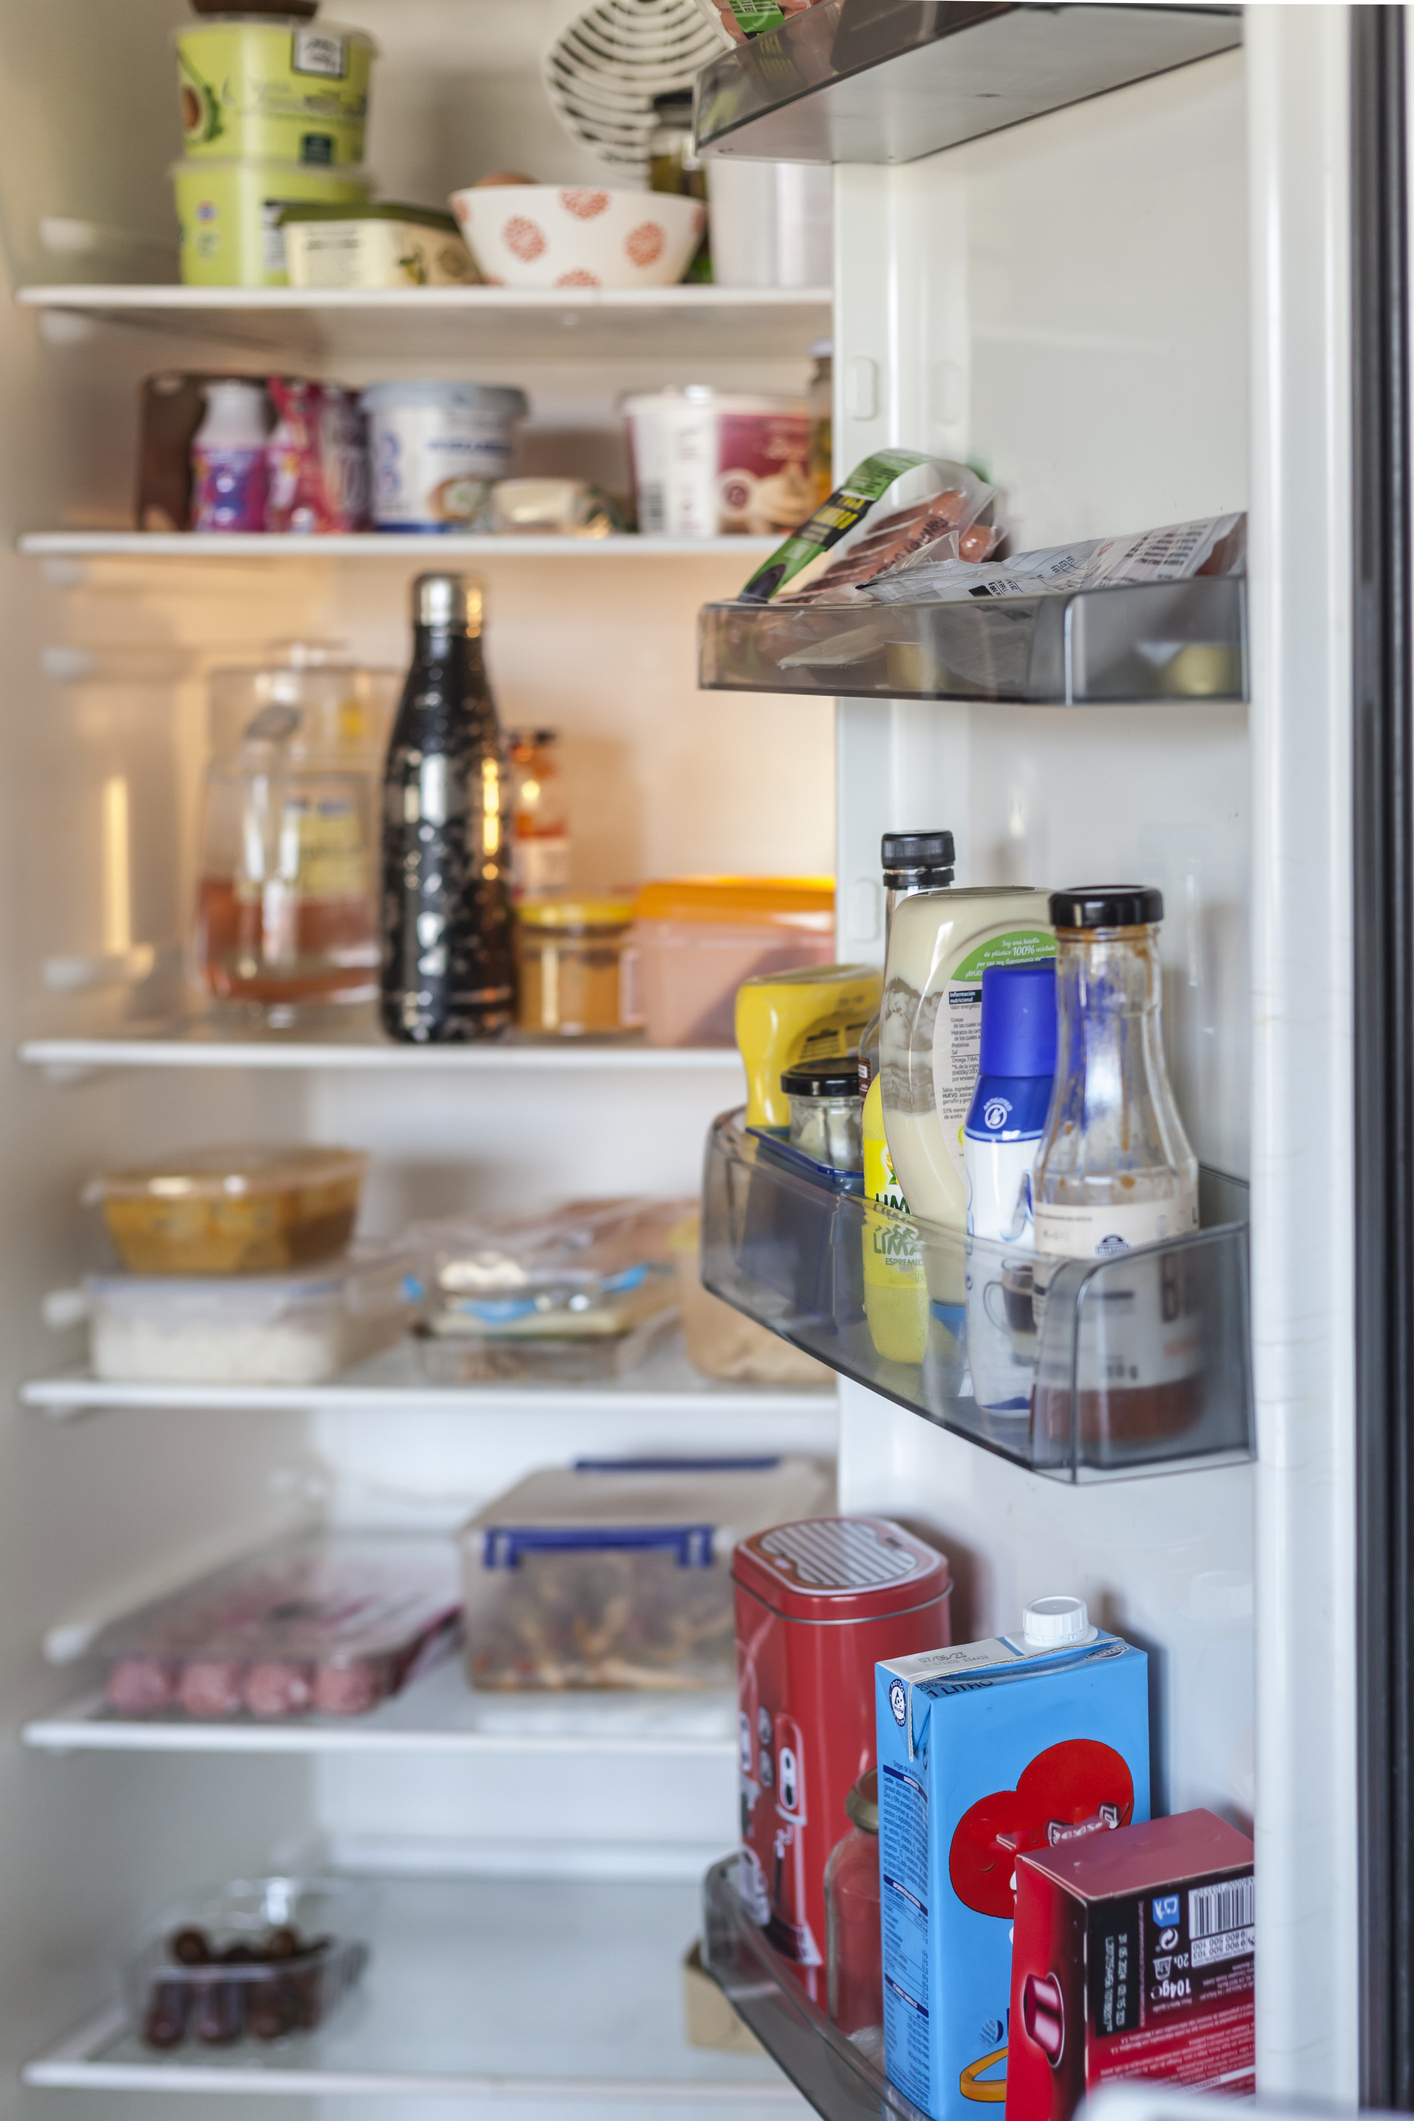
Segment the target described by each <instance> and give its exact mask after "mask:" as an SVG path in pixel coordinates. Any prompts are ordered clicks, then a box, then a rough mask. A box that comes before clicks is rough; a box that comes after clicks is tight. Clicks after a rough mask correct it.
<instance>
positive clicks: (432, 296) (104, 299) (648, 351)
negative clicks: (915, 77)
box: [17, 282, 830, 372]
mask: <svg viewBox="0 0 1414 2121" xmlns="http://www.w3.org/2000/svg"><path fill="white" fill-rule="evenodd" d="M17 299H18V300H19V302H20V304H21V305H22V306H23V307H24V308H26V309H37V310H41V311H46V312H48V319H47V328H48V330H49V332H50V334H51V336H53V335H56V333H55V327H56V323H57V326H58V331H59V332H63V331H64V330H65V329H67V330H68V331H70V332H72V331H73V330H75V329H79V330H81V329H82V328H83V326H82V324H81V323H78V321H77V320H79V319H84V320H89V321H90V322H93V323H100V324H120V325H124V326H126V327H128V328H129V329H138V330H145V331H149V332H160V333H162V334H163V335H165V336H174V337H181V338H186V339H201V340H205V341H207V342H211V341H213V340H217V341H223V342H226V343H228V344H230V345H233V346H244V347H249V348H251V349H252V350H259V351H261V352H266V353H273V354H283V355H291V356H294V357H295V358H297V359H302V360H314V361H318V362H328V363H329V364H330V365H334V364H337V363H339V362H341V361H365V360H367V361H372V360H397V359H399V358H403V359H407V360H410V361H417V362H418V363H425V362H427V361H428V360H433V359H436V360H444V359H453V360H472V361H477V360H480V359H481V358H482V357H483V356H485V357H487V358H488V359H489V358H493V357H494V358H500V357H502V356H504V355H507V354H520V355H523V356H528V357H530V358H534V357H535V356H537V355H538V356H540V357H541V358H542V359H548V360H564V359H565V358H566V356H569V357H572V358H573V359H574V360H576V361H581V360H590V359H594V358H596V357H597V358H599V359H621V358H622V357H623V356H624V355H630V356H632V357H633V358H635V359H656V358H662V357H668V358H674V357H677V356H690V357H691V358H692V359H693V360H703V359H707V358H709V357H712V356H716V357H717V358H718V359H722V358H728V359H732V360H744V359H752V358H757V359H783V358H792V357H793V358H798V359H803V358H804V357H805V355H806V353H807V351H808V349H809V346H810V343H811V341H812V340H813V339H818V338H819V337H820V336H821V334H822V333H824V332H828V331H829V329H830V290H829V289H828V288H827V287H792V288H774V287H770V288H756V287H695V286H690V287H683V286H679V287H659V288H640V287H633V288H549V289H546V290H544V291H540V290H524V289H520V288H510V287H415V288H375V289H368V288H364V289H350V290H344V289H332V288H298V287H178V286H171V285H157V286H122V285H116V286H115V285H92V286H90V285H84V284H82V283H80V282H74V283H69V284H61V285H52V286H32V287H22V288H21V289H20V290H19V293H18V298H17ZM60 319H63V322H59V321H58V320H60ZM69 320H74V321H72V322H71V321H69ZM414 372H416V371H414Z"/></svg>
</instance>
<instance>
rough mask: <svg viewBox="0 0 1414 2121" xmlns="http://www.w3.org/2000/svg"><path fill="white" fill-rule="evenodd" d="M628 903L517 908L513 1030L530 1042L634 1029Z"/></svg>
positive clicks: (562, 902) (567, 902) (557, 902)
mask: <svg viewBox="0 0 1414 2121" xmlns="http://www.w3.org/2000/svg"><path fill="white" fill-rule="evenodd" d="M632 921H633V901H632V899H626V898H599V899H545V900H542V901H540V902H539V903H534V902H531V903H527V904H525V905H522V906H519V907H517V909H516V961H517V965H518V968H519V981H518V994H519V1001H518V1003H517V1009H516V1027H517V1029H518V1030H520V1031H526V1032H529V1033H531V1034H532V1035H533V1036H535V1037H537V1038H612V1037H614V1036H615V1035H616V1034H618V1033H621V1032H624V1031H634V1030H637V1029H638V1028H639V1027H640V1025H641V1022H642V1018H641V1017H640V1016H639V1014H638V1011H637V1007H636V994H635V989H636V985H637V983H636V981H635V979H634V977H633V972H634V953H633V951H632V950H631V949H629V948H628V947H627V944H628V931H629V928H630V926H631V924H632Z"/></svg>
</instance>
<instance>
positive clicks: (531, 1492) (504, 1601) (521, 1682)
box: [461, 1453, 835, 1692]
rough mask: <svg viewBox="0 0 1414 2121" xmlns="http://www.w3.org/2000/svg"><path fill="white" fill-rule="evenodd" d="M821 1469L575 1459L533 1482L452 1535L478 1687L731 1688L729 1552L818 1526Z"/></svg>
mask: <svg viewBox="0 0 1414 2121" xmlns="http://www.w3.org/2000/svg"><path fill="white" fill-rule="evenodd" d="M834 1497H835V1482H834V1468H833V1466H832V1465H831V1464H830V1463H829V1462H828V1460H823V1459H817V1458H805V1457H797V1456H786V1457H781V1456H776V1455H774V1454H766V1453H761V1454H757V1455H753V1456H749V1457H731V1458H725V1457H687V1456H685V1455H684V1456H663V1457H655V1458H581V1459H578V1460H577V1461H576V1462H575V1463H574V1464H573V1465H571V1466H553V1467H547V1468H546V1469H545V1470H543V1471H541V1472H538V1473H531V1474H529V1475H528V1476H527V1478H526V1479H524V1480H522V1481H519V1482H518V1483H517V1484H516V1486H515V1487H513V1488H511V1489H509V1490H508V1492H507V1493H506V1494H504V1495H501V1496H499V1497H498V1498H497V1499H496V1501H495V1502H492V1503H489V1504H488V1505H487V1506H486V1508H485V1509H483V1510H479V1511H478V1512H477V1514H476V1515H475V1517H473V1518H472V1519H471V1521H470V1522H469V1523H468V1524H467V1525H466V1526H464V1528H463V1530H462V1533H461V1549H462V1571H463V1580H464V1583H465V1588H466V1662H467V1677H468V1679H469V1680H470V1682H471V1684H472V1685H473V1686H474V1687H487V1688H496V1689H506V1688H510V1689H516V1688H534V1689H560V1688H571V1687H573V1688H580V1687H620V1688H632V1689H634V1690H636V1691H649V1692H652V1691H662V1690H673V1691H679V1690H682V1689H684V1688H694V1687H723V1688H725V1687H730V1686H731V1685H732V1683H733V1681H734V1679H735V1676H736V1633H735V1625H734V1619H733V1604H732V1575H731V1563H732V1552H733V1550H734V1548H735V1547H736V1545H737V1542H738V1541H739V1540H742V1539H745V1538H746V1537H747V1536H748V1535H749V1534H750V1533H752V1532H763V1531H765V1530H766V1529H767V1528H768V1527H769V1526H771V1525H776V1524H784V1523H791V1522H794V1521H795V1520H797V1519H799V1518H802V1517H820V1516H824V1515H827V1514H828V1513H829V1511H830V1510H832V1509H833V1507H834Z"/></svg>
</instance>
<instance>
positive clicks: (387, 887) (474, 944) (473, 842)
mask: <svg viewBox="0 0 1414 2121" xmlns="http://www.w3.org/2000/svg"><path fill="white" fill-rule="evenodd" d="M482 607H483V589H482V585H481V583H480V582H479V581H477V580H476V579H475V578H474V577H472V576H463V575H452V574H424V575H419V576H418V578H417V580H416V581H415V582H414V583H413V591H412V616H413V659H412V668H411V669H410V670H409V672H408V675H407V682H406V683H405V685H404V687H403V695H402V700H401V702H400V704H399V707H398V713H397V719H396V721H395V722H394V725H393V734H392V738H391V741H390V743H389V746H388V760H387V765H386V767H385V769H384V774H383V894H382V944H383V962H382V999H381V1006H382V1018H383V1028H384V1030H385V1031H386V1032H387V1033H388V1035H389V1037H390V1038H396V1039H403V1040H405V1041H407V1042H408V1043H410V1044H413V1045H437V1044H446V1043H453V1042H461V1041H465V1040H468V1039H477V1038H491V1037H495V1036H496V1035H497V1034H498V1033H500V1032H501V1031H503V1030H504V1029H505V1028H506V1026H507V1025H508V1024H509V1023H510V1022H511V1021H512V1019H513V1016H514V1013H515V974H514V969H513V967H514V958H513V954H512V939H511V880H510V817H511V783H510V774H509V771H508V768H507V762H506V755H505V750H504V747H503V745H502V742H501V733H500V730H499V728H498V726H497V722H496V704H495V701H494V700H493V699H492V697H491V687H490V685H489V683H488V682H487V677H486V668H485V664H484V662H483V660H482V653H481V626H482Z"/></svg>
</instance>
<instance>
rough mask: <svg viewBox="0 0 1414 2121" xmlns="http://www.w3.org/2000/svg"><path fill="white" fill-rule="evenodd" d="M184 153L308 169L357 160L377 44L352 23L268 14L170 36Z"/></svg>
mask: <svg viewBox="0 0 1414 2121" xmlns="http://www.w3.org/2000/svg"><path fill="white" fill-rule="evenodd" d="M176 41H177V79H178V88H179V94H180V98H181V111H182V133H183V138H184V145H185V151H186V153H187V155H188V156H189V157H191V158H193V159H195V160H198V161H205V160H207V159H211V160H222V161H229V160H231V159H233V158H235V157H238V156H239V157H246V158H260V159H262V160H266V161H279V162H301V163H309V164H311V165H313V166H316V167H326V168H327V167H330V166H332V165H334V164H341V165H345V166H347V165H351V164H352V165H356V164H358V163H360V162H361V161H362V160H363V135H364V128H365V126H366V124H367V122H368V84H369V75H370V73H371V71H372V67H373V61H374V58H375V57H376V56H377V51H378V47H377V45H376V44H375V43H374V41H373V39H372V38H371V37H370V36H369V35H368V34H367V33H366V32H365V31H364V30H360V29H345V28H343V27H342V26H341V25H340V24H339V23H335V22H296V21H292V20H290V19H288V18H282V17H280V16H271V15H241V14H231V15H212V16H208V17H207V19H206V20H205V21H203V22H193V23H192V24H190V26H188V27H185V28H183V29H180V30H178V31H177V33H176Z"/></svg>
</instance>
